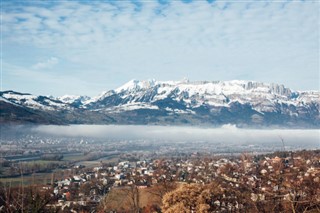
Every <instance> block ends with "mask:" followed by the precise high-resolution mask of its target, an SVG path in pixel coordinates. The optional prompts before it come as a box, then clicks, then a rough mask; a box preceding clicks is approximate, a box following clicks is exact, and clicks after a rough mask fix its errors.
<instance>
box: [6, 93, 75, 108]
mask: <svg viewBox="0 0 320 213" xmlns="http://www.w3.org/2000/svg"><path fill="white" fill-rule="evenodd" d="M1 96H2V98H4V99H6V100H8V101H10V102H11V103H14V104H17V105H20V106H26V107H29V108H33V109H40V110H49V111H53V110H61V109H71V107H70V106H69V105H68V104H67V103H63V102H61V101H58V100H55V99H51V98H48V97H46V96H36V95H31V94H28V93H18V92H14V91H5V92H1Z"/></svg>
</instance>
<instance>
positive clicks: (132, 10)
mask: <svg viewBox="0 0 320 213" xmlns="http://www.w3.org/2000/svg"><path fill="white" fill-rule="evenodd" d="M318 8H319V2H318V1H305V2H302V1H301V2H299V1H292V2H288V3H286V2H284V1H283V2H281V1H274V2H261V1H252V2H251V1H239V2H235V1H232V2H230V3H228V2H227V3H226V2H225V1H217V2H215V3H212V4H209V3H208V2H207V1H193V2H192V3H189V4H185V3H183V2H182V1H171V2H170V3H169V4H166V5H161V4H159V3H158V2H157V1H142V7H141V10H140V11H137V10H136V9H137V7H136V6H135V5H134V4H133V3H130V2H128V1H113V2H112V3H108V2H99V1H98V2H97V1H93V2H92V3H81V2H77V1H59V2H54V3H42V4H38V3H34V2H31V3H28V4H26V5H24V6H23V7H21V6H19V5H16V4H14V3H6V4H5V6H4V14H3V26H4V27H3V42H4V43H8V44H12V45H25V44H29V46H30V49H32V48H39V49H47V51H48V52H54V54H55V55H58V56H59V58H60V59H62V60H63V61H64V62H65V63H69V64H73V65H77V66H78V67H81V69H82V70H88V72H89V71H90V70H99V74H97V79H96V82H97V84H102V83H103V82H104V83H105V84H106V85H111V84H115V82H114V81H111V80H109V79H110V76H112V77H113V78H112V80H114V79H115V78H116V79H117V82H116V83H117V84H118V85H120V84H122V83H123V82H126V81H127V80H128V79H132V78H143V79H147V78H157V79H159V80H175V79H180V78H181V77H184V76H188V77H189V78H190V79H191V80H203V79H205V80H230V79H235V78H244V79H245V80H258V81H268V82H271V81H275V82H280V83H283V84H285V85H286V86H289V87H293V89H318V87H319V86H318V79H319V41H318V39H319V25H318V22H319V21H318V20H319V13H318ZM30 49H28V50H26V53H29V52H32V51H30ZM4 51H6V50H5V49H4ZM35 58H39V56H36V57H35ZM4 60H6V58H5V57H4ZM34 63H36V62H33V64H34ZM42 63H44V64H45V63H47V64H48V65H49V66H50V62H42ZM39 66H40V67H42V66H45V65H42V64H39ZM78 67H76V68H75V69H74V70H72V69H67V68H66V69H65V70H64V72H63V74H69V75H70V73H71V72H79V70H80V69H79V68H78ZM293 73H294V74H293ZM117 75H118V77H115V76H117ZM120 75H121V77H119V76H120ZM79 76H81V75H79ZM98 76H99V77H98ZM310 76H311V77H310ZM82 80H85V79H82ZM106 89H112V88H106ZM98 92H99V91H97V93H98Z"/></svg>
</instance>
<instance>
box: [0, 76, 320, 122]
mask: <svg viewBox="0 0 320 213" xmlns="http://www.w3.org/2000/svg"><path fill="white" fill-rule="evenodd" d="M319 100H320V92H319V91H293V90H290V89H289V88H286V87H285V86H283V85H279V84H273V83H271V84H269V83H262V82H254V81H240V80H234V81H196V82H190V81H188V80H183V81H155V80H148V81H139V80H131V81H129V82H128V83H126V84H124V85H123V86H121V87H119V88H117V89H115V90H110V91H106V92H103V93H102V94H100V95H99V96H97V97H88V96H72V95H65V96H62V97H52V96H43V95H40V96H38V95H32V94H28V93H21V92H16V91H1V92H0V123H5V124H20V123H33V124H150V125H203V126H221V125H224V124H234V125H237V126H238V127H254V128H259V127H281V128H282V127H283V128H319V127H320V116H319V111H320V106H319Z"/></svg>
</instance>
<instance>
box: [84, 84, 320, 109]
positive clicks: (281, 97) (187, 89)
mask: <svg viewBox="0 0 320 213" xmlns="http://www.w3.org/2000/svg"><path fill="white" fill-rule="evenodd" d="M167 99H170V100H172V101H175V102H177V103H180V104H183V105H185V107H186V109H188V110H189V111H190V109H194V108H198V107H201V106H207V107H229V106H230V105H231V104H232V103H235V102H238V103H240V104H250V105H251V106H252V108H253V109H254V110H256V111H258V112H272V111H276V110H278V109H277V106H278V105H279V104H280V105H281V104H286V105H288V106H290V105H294V106H299V105H303V104H308V103H311V102H318V101H319V92H301V93H299V92H292V91H291V90H290V89H288V88H286V87H284V86H283V85H278V84H267V83H260V82H254V81H239V80H234V81H212V82H209V81H198V82H189V81H188V80H183V81H168V82H167V81H155V80H148V81H138V80H131V81H129V82H128V83H126V84H124V85H123V86H121V87H119V88H117V89H115V90H111V91H108V92H105V93H103V94H101V95H100V96H98V97H96V98H93V99H91V102H90V103H89V104H90V105H91V107H92V106H93V108H95V109H99V108H100V109H105V108H108V107H110V106H111V107H114V106H117V109H120V108H121V107H122V106H123V110H126V109H127V110H130V108H128V107H127V106H128V104H129V105H130V104H131V105H132V104H136V106H139V104H138V103H148V104H149V105H144V104H140V107H141V109H143V108H150V104H151V105H153V106H156V105H157V103H159V102H160V101H163V100H167ZM93 100H94V101H93ZM165 107H166V109H167V108H168V109H170V110H172V108H171V107H168V106H165ZM89 108H90V107H89ZM134 109H136V107H135V108H134ZM186 109H185V110H186Z"/></svg>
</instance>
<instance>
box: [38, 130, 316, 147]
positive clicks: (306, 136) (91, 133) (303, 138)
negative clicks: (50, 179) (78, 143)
mask: <svg viewBox="0 0 320 213" xmlns="http://www.w3.org/2000/svg"><path fill="white" fill-rule="evenodd" d="M33 131H35V132H37V133H41V134H47V135H52V136H66V137H93V138H106V139H119V140H123V139H124V140H138V139H146V140H157V141H158V140H159V141H161V140H166V141H176V142H179V141H193V142H195V141H208V142H217V143H221V142H226V143H260V142H263V143H266V142H281V140H282V139H283V141H284V142H285V143H286V144H293V143H300V144H314V145H316V146H318V147H320V130H309V129H307V130H306V129H303V130H302V129H301V130H299V129H294V130H293V129H272V130H265V129H263V130H261V129H238V128H236V127H235V126H232V125H225V126H223V127H222V128H200V127H181V126H129V125H71V126H38V127H35V128H33Z"/></svg>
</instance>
